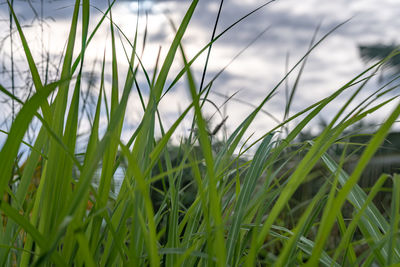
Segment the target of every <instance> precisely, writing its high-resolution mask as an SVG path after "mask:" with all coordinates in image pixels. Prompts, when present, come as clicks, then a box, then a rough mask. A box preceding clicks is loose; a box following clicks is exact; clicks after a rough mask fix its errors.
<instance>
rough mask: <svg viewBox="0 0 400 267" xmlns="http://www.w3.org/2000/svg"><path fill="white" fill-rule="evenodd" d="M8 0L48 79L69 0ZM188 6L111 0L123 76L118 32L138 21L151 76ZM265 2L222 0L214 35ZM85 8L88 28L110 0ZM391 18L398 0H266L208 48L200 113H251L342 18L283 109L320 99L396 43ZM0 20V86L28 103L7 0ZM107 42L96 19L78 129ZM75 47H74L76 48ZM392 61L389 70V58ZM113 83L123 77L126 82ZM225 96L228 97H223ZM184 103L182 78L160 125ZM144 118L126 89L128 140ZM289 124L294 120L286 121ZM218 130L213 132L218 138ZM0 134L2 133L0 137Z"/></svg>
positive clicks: (283, 93) (207, 15)
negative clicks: (208, 90)
mask: <svg viewBox="0 0 400 267" xmlns="http://www.w3.org/2000/svg"><path fill="white" fill-rule="evenodd" d="M10 2H11V3H12V5H13V6H14V8H15V11H16V13H17V16H18V17H19V19H20V20H21V24H22V25H23V30H24V32H25V35H26V37H27V39H28V43H29V45H30V46H31V49H32V51H33V53H34V58H35V60H36V64H37V65H38V66H39V69H40V71H41V76H42V79H43V80H45V81H47V82H49V81H51V80H54V79H56V77H57V75H58V71H59V69H60V64H61V58H60V56H61V55H62V54H63V53H62V51H63V50H64V49H65V44H66V41H67V37H68V36H67V34H68V32H69V23H70V19H71V15H72V11H73V3H74V1H72V0H30V1H28V0H19V1H10ZM189 3H190V1H188V0H179V1H177V0H175V1H174V0H171V1H170V0H162V1H161V0H159V1H148V0H146V1H121V0H117V1H116V3H115V6H114V7H113V12H112V15H113V20H114V22H115V23H116V24H117V25H118V26H119V27H120V30H121V32H118V34H117V35H118V36H119V37H120V41H118V48H117V49H118V55H117V56H118V60H119V71H120V75H121V77H124V74H125V73H126V68H127V59H126V53H128V54H129V50H130V47H129V43H128V41H127V40H126V39H125V38H128V39H129V40H130V41H132V40H133V37H134V33H135V29H136V26H137V25H138V26H137V27H138V30H139V40H140V41H139V50H138V51H143V53H142V62H143V64H144V67H145V68H146V71H147V72H148V73H149V74H150V75H152V73H153V71H154V68H155V65H156V60H157V57H158V54H159V52H160V60H161V62H162V59H163V56H165V54H166V52H167V51H168V47H169V44H170V42H171V41H172V38H173V36H174V31H173V29H172V27H171V23H170V20H172V21H173V22H174V24H175V25H179V24H180V21H181V19H182V18H183V15H184V14H185V11H186V9H187V7H188V5H189ZM264 3H266V2H265V1H260V0H225V1H224V2H223V6H222V12H221V16H220V20H219V23H218V27H217V31H216V32H217V34H218V33H220V32H222V31H223V30H224V29H226V28H227V27H229V26H230V25H231V24H233V23H234V22H235V21H237V20H238V19H240V18H241V17H243V16H244V15H246V14H248V13H249V12H251V11H253V10H254V9H256V8H257V7H259V6H261V5H263V4H264ZM91 4H92V9H91V25H92V29H93V28H94V26H95V25H96V23H97V22H98V21H99V19H100V18H101V15H102V12H103V11H104V10H106V8H107V6H108V1H106V0H96V1H91ZM219 6H220V1H215V0H201V1H200V2H199V4H198V7H197V10H196V12H195V14H194V17H193V19H192V21H191V23H190V25H189V29H188V32H187V34H186V37H185V38H184V42H183V45H184V48H185V52H186V54H187V56H188V58H189V59H191V58H192V57H193V56H195V55H196V53H197V52H198V51H199V50H200V49H201V48H203V47H204V46H205V45H206V44H207V43H208V42H209V40H210V38H211V34H212V30H213V27H214V23H215V20H216V16H217V13H218V9H219ZM137 14H139V18H138V17H137ZM399 15H400V9H399V8H398V3H397V1H393V0H379V1H378V0H353V1H348V0H337V1H329V0H318V1H317V0H303V1H301V2H299V1H295V0H278V1H274V2H272V3H270V4H268V5H266V6H265V7H263V8H262V9H260V10H258V11H257V12H255V13H254V14H252V15H251V16H249V17H247V18H246V19H244V20H243V21H242V22H240V23H239V24H238V25H236V26H235V27H233V28H232V29H231V30H229V31H228V32H227V33H226V34H224V35H223V36H222V37H221V38H220V39H219V40H218V41H217V42H215V44H214V46H213V48H212V51H211V56H210V60H209V65H208V70H207V75H206V76H205V81H204V84H207V83H209V82H210V81H212V80H213V78H214V77H215V76H216V75H218V78H217V79H216V80H215V81H214V82H213V85H212V89H211V93H210V96H209V98H210V100H211V101H212V102H213V104H212V103H208V104H206V107H205V109H204V110H205V111H204V112H205V115H206V116H207V117H209V118H212V119H211V120H210V127H213V126H215V125H217V124H218V123H220V122H221V121H223V119H224V118H226V117H228V119H227V120H226V122H225V124H224V131H225V132H226V131H227V132H229V131H233V129H234V128H235V126H237V125H238V123H239V122H241V121H242V120H243V119H244V118H245V116H247V115H248V114H249V112H250V111H251V110H253V109H254V105H257V104H259V103H260V102H261V101H262V99H263V98H264V97H265V96H266V95H267V94H268V93H269V92H270V91H271V90H272V89H273V88H274V87H275V86H276V85H277V84H278V82H279V81H280V80H281V79H282V78H283V77H284V76H285V74H286V73H287V71H288V70H289V69H291V68H292V67H293V66H294V65H295V64H296V63H297V62H298V60H300V59H301V58H302V57H303V56H304V55H305V53H306V52H307V51H308V49H309V47H310V43H311V41H312V40H313V36H314V34H316V37H315V41H314V42H317V41H318V40H319V39H320V38H322V37H323V36H324V35H325V34H326V33H328V32H329V31H330V30H332V29H333V28H334V27H336V26H338V25H339V24H341V23H343V22H345V21H347V20H348V21H347V22H346V23H345V24H343V25H342V26H340V27H339V28H338V29H337V30H335V31H334V32H332V33H331V34H330V35H329V36H328V37H327V38H326V39H325V40H323V42H322V43H321V44H319V45H318V46H317V48H316V49H315V50H313V51H312V53H311V54H310V56H309V57H308V58H307V63H306V65H305V68H304V71H303V73H302V76H301V79H300V81H299V83H298V85H297V90H296V92H295V95H294V98H293V103H292V107H291V110H290V111H289V114H291V115H293V114H295V112H298V111H300V110H302V109H304V108H305V107H307V106H309V105H311V104H312V103H315V102H316V101H318V100H320V99H322V98H324V97H326V96H328V95H329V94H330V93H332V92H334V91H335V90H337V89H338V88H340V87H341V86H342V85H344V84H345V83H346V82H348V81H349V80H350V79H351V78H353V77H355V76H356V75H357V74H359V73H360V72H361V71H363V70H364V69H365V68H366V67H367V66H368V65H367V63H368V62H370V63H372V62H374V61H373V60H374V59H380V58H381V57H382V55H383V56H384V55H386V54H388V53H389V52H390V51H391V50H392V49H393V48H395V47H396V44H397V42H398V29H399V28H400V20H399V19H398V18H399ZM0 25H1V27H0V84H2V85H3V86H4V87H6V88H7V89H9V90H10V91H13V92H14V93H15V94H17V95H18V96H19V97H20V98H21V99H26V98H27V97H29V95H31V94H32V93H33V87H32V83H31V81H30V77H29V73H28V72H27V70H28V69H27V65H26V60H25V59H24V52H23V49H22V48H21V46H20V40H19V36H18V33H17V32H16V28H15V25H13V24H10V12H9V8H8V6H7V1H5V0H0ZM317 29H318V31H317ZM122 33H123V34H122ZM78 36H79V33H78ZM144 40H145V41H144ZM78 43H79V42H78ZM110 44H111V42H110V34H109V25H108V24H107V23H104V25H103V26H102V27H101V29H100V31H99V32H98V33H97V34H96V36H95V38H94V39H93V41H92V43H91V44H90V45H89V47H88V49H87V54H86V64H87V67H86V73H85V80H86V84H84V85H83V87H84V92H86V94H85V98H84V99H86V100H85V101H86V102H85V104H86V106H87V108H85V110H84V114H85V115H84V116H83V117H82V119H81V122H80V133H82V134H83V135H84V133H85V132H87V130H88V127H90V124H89V123H88V122H89V121H90V116H92V115H93V114H92V113H93V110H92V109H91V104H93V103H94V101H93V102H91V99H94V98H95V97H96V93H97V92H98V88H99V82H100V79H99V75H100V70H101V64H102V61H103V56H104V55H106V73H107V69H108V70H110V65H111V57H110V51H111V50H110ZM360 46H362V49H361V48H360ZM76 51H79V46H78V47H77V49H76ZM388 51H389V52H388ZM385 53H386V54H385ZM205 55H206V53H203V54H202V56H200V57H199V58H198V59H197V61H196V62H195V64H194V65H193V71H194V72H195V74H196V82H197V84H198V85H199V84H200V80H201V74H202V71H203V68H204V62H205ZM391 63H393V64H392V66H396V64H397V63H396V62H391ZM182 66H183V64H182V59H181V58H180V57H178V58H177V60H176V61H175V64H174V66H173V71H172V74H171V75H170V76H169V77H168V82H167V84H170V83H171V82H172V81H173V79H174V78H175V76H174V75H176V74H177V73H178V72H179V70H181V68H182ZM90 70H92V71H90ZM222 70H223V72H221V71H222ZM298 71H299V68H297V69H296V70H295V71H294V72H293V73H292V75H290V76H289V78H288V79H286V80H285V82H283V83H282V84H281V86H280V89H279V90H278V93H277V94H276V95H274V97H273V98H272V99H271V100H270V101H269V102H268V103H267V104H266V105H265V107H264V112H263V113H261V114H260V115H259V116H258V118H257V119H256V121H255V123H254V125H253V127H252V128H251V131H250V132H249V133H248V135H251V134H252V133H254V136H255V137H257V136H260V135H262V134H263V133H265V132H266V131H267V130H269V129H271V128H272V127H273V126H274V125H276V124H277V123H278V122H281V121H282V120H283V118H284V113H285V105H286V102H287V100H288V91H290V89H291V88H292V87H293V85H294V83H295V80H296V76H297V73H298ZM396 71H397V70H396V67H394V68H390V69H389V68H388V69H386V70H384V71H383V72H381V73H378V74H377V75H376V77H374V78H373V79H372V80H371V82H369V83H368V85H367V88H366V90H365V91H364V93H362V96H367V95H369V94H370V93H371V92H373V91H374V90H377V88H379V87H380V85H382V83H384V82H385V81H388V80H389V79H390V78H391V77H393V75H394V74H396ZM11 73H13V75H11ZM108 73H111V71H108ZM105 78H106V81H110V80H111V77H110V75H109V74H106V77H105ZM120 80H121V82H123V80H124V79H123V78H122V79H120ZM138 81H139V85H140V87H141V90H142V91H143V92H144V93H145V97H146V93H148V90H149V89H148V86H147V83H146V80H145V77H144V75H140V76H139V79H138ZM121 90H122V88H121ZM397 93H398V91H396V90H394V91H393V94H397ZM346 96H348V95H346V94H345V95H344V96H343V98H341V99H344V98H346ZM228 98H229V101H227V102H226V100H227V99H228ZM189 102H190V96H189V93H188V90H187V87H186V83H185V79H182V80H181V81H180V82H179V83H178V84H177V85H175V86H174V87H173V88H172V90H171V91H170V92H169V93H168V94H166V95H165V97H164V98H163V100H162V102H161V103H160V109H161V116H162V119H163V120H164V123H165V124H166V126H168V125H171V124H172V123H173V121H174V120H175V119H176V118H177V116H178V114H179V112H180V110H182V109H184V108H185V107H186V106H187V104H188V103H189ZM339 102H340V99H339ZM339 102H335V103H332V105H330V106H328V108H327V109H326V110H324V111H323V112H322V113H321V115H320V117H319V118H318V121H315V122H314V124H312V125H313V127H312V128H311V129H309V131H310V132H311V133H313V134H316V133H317V132H318V131H319V129H320V127H321V125H323V124H324V123H325V122H326V121H328V120H329V119H330V118H331V117H332V116H333V115H334V114H335V111H336V110H337V109H338V107H339V106H340V103H339ZM0 105H1V108H0V123H1V129H3V130H6V129H9V127H10V125H11V121H12V118H13V117H15V114H16V113H17V111H18V109H19V108H20V106H18V105H17V103H15V102H12V101H10V100H9V99H7V98H6V97H5V96H3V95H2V96H1V104H0ZM217 107H218V108H219V110H217ZM389 110H390V106H388V108H387V111H388V112H389ZM217 111H218V112H217ZM142 114H143V112H142V108H141V105H140V102H139V100H138V95H137V92H136V91H135V90H133V91H132V95H131V101H130V103H129V105H128V112H127V114H126V121H127V124H126V129H125V131H126V134H124V136H125V137H126V138H128V136H130V134H131V130H132V129H134V128H135V127H136V126H137V122H138V121H139V119H140V118H141V116H142ZM386 115H387V114H386V112H380V113H379V114H378V115H376V116H375V117H371V118H368V121H369V122H371V125H373V124H379V123H380V122H382V120H383V119H384V118H385V117H386ZM104 119H105V118H104ZM295 123H296V121H294V122H293V123H292V125H294V124H295ZM371 127H373V126H371ZM188 128H190V121H188V122H186V123H185V124H184V125H182V127H181V128H180V130H179V133H178V136H177V137H176V138H177V139H176V140H179V138H180V137H181V136H185V135H187V134H188ZM36 131H37V129H36V128H35V126H34V125H33V126H32V130H31V131H30V135H28V136H27V141H28V142H30V141H31V140H33V137H34V135H35V132H36ZM224 131H221V132H220V133H219V134H220V135H223V134H224ZM1 138H4V136H3V135H1Z"/></svg>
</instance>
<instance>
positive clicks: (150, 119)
mask: <svg viewBox="0 0 400 267" xmlns="http://www.w3.org/2000/svg"><path fill="white" fill-rule="evenodd" d="M197 3H198V0H194V1H192V3H191V5H190V6H189V8H188V10H187V12H186V14H185V17H184V18H183V20H182V22H181V24H180V27H179V29H178V31H177V33H176V35H175V38H174V40H173V42H172V44H171V46H170V48H169V51H168V53H167V56H166V58H165V60H164V63H163V65H162V67H161V69H160V72H159V75H158V77H157V80H156V83H155V85H154V87H153V88H152V90H151V92H150V97H149V102H148V105H147V108H146V111H145V113H144V116H143V119H142V126H141V131H140V132H139V133H138V136H137V137H136V142H135V145H134V148H133V151H134V153H135V155H136V157H137V159H138V160H139V161H141V160H140V159H141V158H143V157H144V159H145V158H146V155H145V153H144V151H145V148H146V147H151V145H152V144H151V142H152V141H153V140H152V138H153V136H150V134H151V132H152V131H154V116H155V110H156V103H157V102H158V100H159V99H160V96H161V94H162V90H163V87H164V85H165V81H166V79H167V75H168V73H169V70H170V68H171V66H172V63H173V61H174V58H175V54H176V51H177V49H178V47H179V45H180V42H181V40H182V38H183V35H184V33H185V31H186V28H187V26H188V24H189V21H190V19H191V17H192V15H193V12H194V10H195V8H196V6H197Z"/></svg>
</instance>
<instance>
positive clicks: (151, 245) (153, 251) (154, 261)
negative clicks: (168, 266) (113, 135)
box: [121, 146, 160, 266]
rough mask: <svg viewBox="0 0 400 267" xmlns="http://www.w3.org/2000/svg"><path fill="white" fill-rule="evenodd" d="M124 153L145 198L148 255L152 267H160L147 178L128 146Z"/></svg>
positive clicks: (123, 147)
mask: <svg viewBox="0 0 400 267" xmlns="http://www.w3.org/2000/svg"><path fill="white" fill-rule="evenodd" d="M121 149H122V152H123V153H124V154H125V156H126V157H127V158H128V161H129V164H128V168H129V169H130V171H131V172H132V174H133V176H134V178H135V181H136V182H137V183H136V185H137V186H138V189H139V191H140V192H141V194H142V196H143V198H144V206H145V212H146V217H147V223H148V233H147V234H148V239H149V240H148V242H146V244H148V254H149V256H150V259H149V260H150V266H160V259H159V256H158V248H157V238H156V225H155V223H154V211H153V207H152V201H151V198H150V191H149V187H148V186H147V185H146V181H145V177H144V176H143V174H142V172H141V171H140V169H139V166H140V165H139V162H138V161H137V159H135V158H134V155H133V154H132V153H131V152H130V151H129V148H127V147H126V146H121Z"/></svg>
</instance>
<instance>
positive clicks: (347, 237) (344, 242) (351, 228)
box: [332, 162, 388, 261]
mask: <svg viewBox="0 0 400 267" xmlns="http://www.w3.org/2000/svg"><path fill="white" fill-rule="evenodd" d="M332 164H336V163H334V162H332ZM387 178H388V175H386V174H382V175H381V176H380V177H379V179H378V181H377V182H376V183H375V184H374V186H373V187H372V189H371V191H370V193H369V195H368V197H367V198H366V199H365V201H364V203H363V205H362V206H361V208H360V209H358V210H357V212H356V214H355V216H354V217H353V218H352V219H351V222H350V224H349V225H348V227H347V229H346V232H345V233H344V234H343V236H342V239H341V240H340V243H339V245H338V246H337V247H336V249H335V254H334V256H333V259H334V260H335V261H336V260H337V259H338V257H339V255H340V253H341V252H342V251H343V250H344V249H345V248H346V247H348V246H350V242H351V237H352V236H353V234H354V232H355V230H356V227H357V226H358V224H359V223H360V221H361V220H362V218H363V217H364V216H365V213H366V211H367V210H368V209H369V206H370V205H371V204H372V205H373V203H372V200H373V199H374V198H375V196H376V194H378V193H379V191H380V190H381V188H382V186H383V184H384V183H385V181H386V180H387Z"/></svg>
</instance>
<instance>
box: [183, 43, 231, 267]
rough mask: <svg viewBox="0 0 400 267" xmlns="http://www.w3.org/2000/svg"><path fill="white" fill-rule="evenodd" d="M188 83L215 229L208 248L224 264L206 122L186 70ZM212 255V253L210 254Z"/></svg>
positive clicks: (222, 238)
mask: <svg viewBox="0 0 400 267" xmlns="http://www.w3.org/2000/svg"><path fill="white" fill-rule="evenodd" d="M180 50H181V53H182V58H183V61H184V64H185V66H186V65H187V60H186V56H185V53H184V51H183V48H182V46H181V45H180ZM187 78H188V85H189V89H190V94H191V96H192V101H193V105H194V109H195V116H196V124H197V127H198V129H199V142H200V147H201V150H202V153H203V156H204V159H205V162H206V168H207V178H208V191H209V192H208V193H209V196H208V197H209V199H208V205H209V209H210V215H211V216H210V218H212V219H213V221H214V222H213V223H211V225H213V227H214V229H215V242H214V244H210V242H211V240H207V241H208V244H207V245H208V248H209V249H210V248H211V247H212V248H214V253H216V255H215V257H216V258H217V266H226V260H227V258H226V247H225V240H224V229H223V224H222V214H221V200H220V197H219V195H218V192H217V181H216V176H215V172H214V171H215V170H214V159H213V155H212V149H211V143H210V139H209V136H208V132H207V128H206V123H205V121H204V118H203V115H202V113H201V108H200V95H199V94H197V92H196V85H195V82H194V79H193V76H192V73H191V71H190V68H188V70H187ZM210 256H212V255H210Z"/></svg>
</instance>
